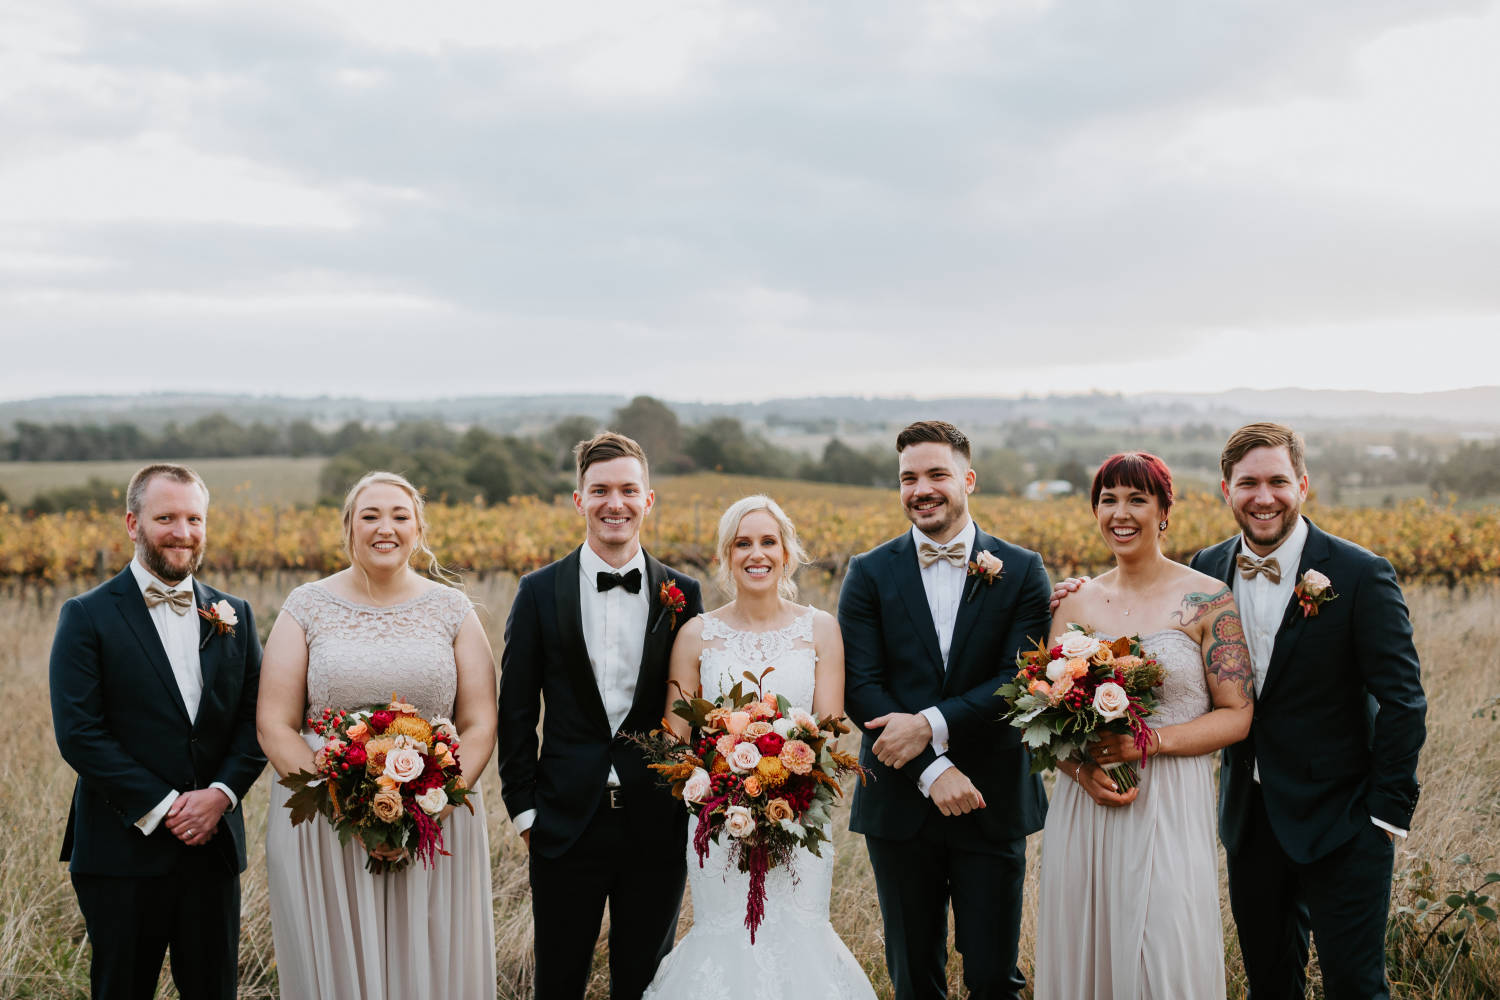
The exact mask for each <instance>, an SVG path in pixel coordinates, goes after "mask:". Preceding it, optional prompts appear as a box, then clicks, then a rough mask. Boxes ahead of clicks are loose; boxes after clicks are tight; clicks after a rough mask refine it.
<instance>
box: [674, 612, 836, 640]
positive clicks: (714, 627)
mask: <svg viewBox="0 0 1500 1000" xmlns="http://www.w3.org/2000/svg"><path fill="white" fill-rule="evenodd" d="M816 611H817V608H814V607H813V606H812V605H810V604H809V605H808V606H807V607H806V608H804V609H803V610H802V612H801V614H799V615H797V616H796V617H795V618H793V619H792V620H791V621H790V622H788V623H787V624H785V625H783V626H781V627H780V628H768V629H743V628H735V627H734V626H733V625H731V624H729V623H728V622H726V621H725V620H724V619H722V618H720V617H719V616H718V615H717V614H715V613H713V612H709V611H705V612H703V615H702V618H703V638H705V639H721V638H722V639H727V638H729V637H731V636H739V635H754V636H786V637H787V638H788V639H802V638H806V639H808V640H811V639H812V617H813V613H814V612H816Z"/></svg>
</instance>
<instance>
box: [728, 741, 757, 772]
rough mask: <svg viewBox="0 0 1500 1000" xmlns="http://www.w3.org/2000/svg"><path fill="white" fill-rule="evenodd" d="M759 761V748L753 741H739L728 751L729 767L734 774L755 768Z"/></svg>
mask: <svg viewBox="0 0 1500 1000" xmlns="http://www.w3.org/2000/svg"><path fill="white" fill-rule="evenodd" d="M759 763H760V748H759V747H757V746H756V745H755V744H754V743H748V742H746V743H741V744H739V745H738V746H736V747H735V748H734V749H733V750H732V751H730V753H729V767H730V769H731V770H733V771H734V772H735V773H736V774H745V773H746V772H749V771H753V770H755V765H756V764H759Z"/></svg>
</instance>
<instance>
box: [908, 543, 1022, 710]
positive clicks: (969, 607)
mask: <svg viewBox="0 0 1500 1000" xmlns="http://www.w3.org/2000/svg"><path fill="white" fill-rule="evenodd" d="M995 548H996V546H995V539H994V538H993V537H991V536H989V535H986V534H985V533H984V531H983V530H982V529H980V528H979V527H978V526H976V527H975V528H974V547H973V548H972V549H970V550H969V562H973V561H974V559H975V557H976V556H977V555H978V554H979V552H980V551H981V550H983V551H985V552H994V551H995ZM1004 572H1005V571H1004V569H1003V568H1002V569H1001V574H1002V576H1003V575H1004ZM999 585H1000V581H999V580H996V581H994V582H992V583H986V582H985V581H984V577H983V574H976V575H975V576H971V577H968V578H966V579H965V580H964V589H963V596H962V597H960V598H959V604H958V616H957V618H955V619H954V622H953V644H952V645H950V646H949V647H948V669H947V670H946V672H945V673H946V674H947V677H949V678H951V677H952V676H953V675H954V674H955V673H957V669H956V668H957V667H958V665H959V664H960V663H962V662H963V660H962V659H961V657H962V656H963V654H964V648H965V647H966V646H967V645H968V641H969V633H970V632H972V631H973V630H974V623H975V622H977V621H978V620H979V610H980V607H981V606H982V605H983V604H984V602H985V601H986V600H988V599H989V592H990V591H991V590H994V589H995V587H996V586H999ZM971 594H972V595H973V596H972V597H971V596H970V595H971ZM924 600H925V596H924ZM936 632H937V629H936V628H934V629H933V633H934V634H936ZM945 680H946V678H945ZM945 686H946V685H945Z"/></svg>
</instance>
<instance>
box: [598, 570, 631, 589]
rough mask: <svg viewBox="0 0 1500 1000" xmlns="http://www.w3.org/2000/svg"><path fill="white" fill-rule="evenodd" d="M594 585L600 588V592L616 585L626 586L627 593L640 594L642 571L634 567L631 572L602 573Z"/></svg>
mask: <svg viewBox="0 0 1500 1000" xmlns="http://www.w3.org/2000/svg"><path fill="white" fill-rule="evenodd" d="M594 586H596V587H598V588H599V593H601V594H602V593H604V592H605V591H607V590H613V589H615V588H616V587H624V588H625V592H626V593H627V594H639V593H640V592H641V571H640V570H639V569H633V570H631V571H630V572H629V573H600V574H599V577H598V579H597V580H596V581H595V583H594Z"/></svg>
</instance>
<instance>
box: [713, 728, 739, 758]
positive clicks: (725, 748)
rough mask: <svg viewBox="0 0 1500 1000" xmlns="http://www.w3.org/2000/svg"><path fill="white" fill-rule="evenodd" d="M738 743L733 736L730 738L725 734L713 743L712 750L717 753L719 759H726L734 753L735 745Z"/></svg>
mask: <svg viewBox="0 0 1500 1000" xmlns="http://www.w3.org/2000/svg"><path fill="white" fill-rule="evenodd" d="M738 742H739V740H737V739H735V738H734V737H733V736H730V735H729V734H728V733H725V734H724V735H723V736H720V737H719V738H718V740H717V741H715V743H714V749H715V750H717V751H718V752H719V756H720V757H728V756H729V755H730V754H732V753H734V747H735V744H737V743H738Z"/></svg>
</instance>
